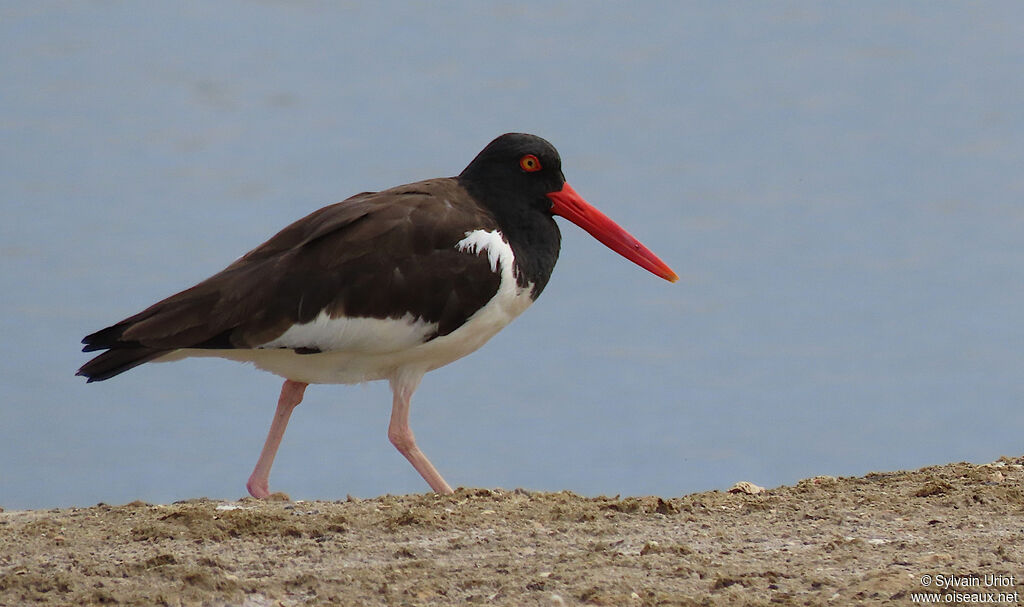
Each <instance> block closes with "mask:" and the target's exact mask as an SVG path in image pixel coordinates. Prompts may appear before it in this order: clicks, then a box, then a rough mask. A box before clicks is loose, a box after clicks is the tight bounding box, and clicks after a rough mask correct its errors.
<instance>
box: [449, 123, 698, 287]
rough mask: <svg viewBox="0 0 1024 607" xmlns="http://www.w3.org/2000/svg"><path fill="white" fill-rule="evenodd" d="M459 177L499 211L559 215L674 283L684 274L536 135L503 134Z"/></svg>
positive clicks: (624, 255) (481, 198)
mask: <svg viewBox="0 0 1024 607" xmlns="http://www.w3.org/2000/svg"><path fill="white" fill-rule="evenodd" d="M459 180H460V182H461V183H462V184H463V185H464V186H465V187H466V189H467V190H469V192H470V193H471V194H473V195H474V196H475V197H477V198H478V199H479V200H481V201H482V202H484V203H485V204H487V205H488V206H489V207H491V208H492V209H493V210H494V211H495V212H496V213H498V214H502V215H505V214H508V215H514V214H518V213H531V212H537V213H546V214H548V215H559V216H561V217H564V218H566V219H568V220H569V221H571V222H573V223H574V224H576V225H578V226H579V227H581V228H583V229H584V230H586V231H587V232H589V233H590V235H591V236H593V237H594V238H596V239H598V240H600V241H601V242H602V243H604V245H605V246H607V247H608V248H610V249H612V250H613V251H615V252H616V253H618V254H619V255H622V256H623V257H625V258H626V259H628V260H630V261H632V262H633V263H635V264H637V265H639V266H640V267H642V268H644V269H645V270H648V271H650V272H651V273H653V274H655V275H656V276H660V277H661V278H664V279H665V280H669V281H671V282H675V281H676V280H678V279H679V277H678V276H677V275H676V273H675V272H673V271H672V269H671V268H669V267H668V265H666V264H665V262H663V261H661V260H660V259H658V256H657V255H655V254H654V253H652V252H651V251H650V249H648V248H647V247H645V246H644V245H643V244H642V243H641V242H640V241H639V240H637V239H636V238H634V237H633V236H631V235H630V234H629V232H627V231H626V230H624V229H623V228H622V227H620V226H619V225H618V224H616V223H615V222H614V221H612V220H611V219H610V218H608V216H607V215H605V214H604V213H602V212H601V211H599V210H597V209H596V208H595V207H594V206H592V205H591V204H589V203H588V202H587V201H586V200H584V199H583V197H582V196H580V195H579V194H578V193H577V192H576V190H574V189H573V188H572V186H570V185H569V184H568V183H566V181H565V175H564V174H563V173H562V159H561V157H560V156H559V155H558V151H557V150H556V149H555V146H553V145H551V144H550V143H548V142H547V141H546V140H544V139H542V138H540V137H537V136H536V135H528V134H525V133H506V134H504V135H502V136H500V137H498V138H497V139H495V140H494V141H492V142H490V143H489V144H487V147H485V148H484V149H483V150H482V151H481V152H480V153H479V154H477V156H476V158H474V159H473V162H471V163H469V166H467V167H466V169H465V170H464V171H462V173H461V174H460V175H459Z"/></svg>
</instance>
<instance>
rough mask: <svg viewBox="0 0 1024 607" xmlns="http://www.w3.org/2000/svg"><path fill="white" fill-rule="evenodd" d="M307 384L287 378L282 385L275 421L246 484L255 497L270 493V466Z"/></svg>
mask: <svg viewBox="0 0 1024 607" xmlns="http://www.w3.org/2000/svg"><path fill="white" fill-rule="evenodd" d="M307 385H309V384H304V383H302V382H297V381H292V380H290V379H287V380H285V382H284V385H283V386H281V397H280V398H278V399H277V411H276V412H275V413H274V421H273V422H272V423H271V424H270V432H268V433H267V441H266V442H265V443H263V451H261V452H260V459H259V460H258V461H257V462H256V468H254V469H253V471H252V475H250V476H249V482H247V483H246V484H245V488H246V489H248V490H249V494H250V495H252V496H253V497H257V498H260V499H263V498H265V497H267V496H268V495H270V467H271V466H273V465H274V456H275V455H277V448H278V447H279V446H280V445H281V439H282V438H283V437H284V429H285V428H287V427H288V418H289V417H291V415H292V409H294V408H295V407H297V406H298V405H299V403H301V402H302V395H303V394H304V393H305V392H306V386H307Z"/></svg>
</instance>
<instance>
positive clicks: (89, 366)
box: [75, 347, 167, 382]
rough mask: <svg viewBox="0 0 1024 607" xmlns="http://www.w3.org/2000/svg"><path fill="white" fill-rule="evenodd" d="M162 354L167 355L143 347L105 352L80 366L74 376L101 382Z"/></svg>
mask: <svg viewBox="0 0 1024 607" xmlns="http://www.w3.org/2000/svg"><path fill="white" fill-rule="evenodd" d="M164 354H167V352H166V351H164V350H153V349H152V348H144V347H136V348H117V349H115V350H107V351H106V352H104V353H103V354H100V355H99V356H97V357H96V358H94V359H92V360H90V361H89V362H87V363H85V364H84V365H82V368H81V369H79V370H78V373H75V375H81V376H83V377H85V378H86V379H87V380H88V381H90V382H93V381H103V380H105V379H110V378H111V377H114V376H115V375H120V374H121V373H124V372H125V371H127V370H129V369H133V368H135V367H137V366H139V365H141V364H142V363H144V362H149V361H151V360H153V359H154V358H159V357H160V356H163V355H164Z"/></svg>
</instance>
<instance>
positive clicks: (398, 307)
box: [78, 133, 678, 498]
mask: <svg viewBox="0 0 1024 607" xmlns="http://www.w3.org/2000/svg"><path fill="white" fill-rule="evenodd" d="M552 215H560V216H562V217H565V218H566V219H568V220H569V221H571V222H573V223H575V224H576V225H578V226H580V227H581V228H583V229H584V230H586V231H587V232H589V233H590V234H591V235H593V236H594V237H595V238H597V239H598V240H600V241H601V242H603V243H604V244H605V245H607V246H608V247H609V248H611V249H612V250H614V251H616V252H617V253H619V254H620V255H622V256H623V257H625V258H627V259H629V260H630V261H633V262H634V263H636V264H637V265H639V266H640V267H642V268H644V269H647V270H649V271H650V272H652V273H654V274H655V275H657V276H660V277H662V278H664V279H666V280H669V281H673V282H674V281H676V280H677V279H678V277H677V276H676V274H675V273H674V272H673V271H672V270H671V269H670V268H669V267H668V266H667V265H665V263H664V262H662V261H661V260H660V259H658V257H657V256H656V255H654V253H652V252H651V251H650V250H648V249H647V248H646V247H645V246H644V245H642V244H640V242H639V241H637V240H636V239H635V238H633V237H632V236H630V235H629V234H628V233H627V232H626V231H625V230H623V229H622V228H621V227H619V226H618V225H616V224H615V222H613V221H612V220H611V219H609V218H608V217H607V216H605V215H604V214H603V213H601V212H600V211H598V210H597V209H595V208H594V207H592V206H590V204H588V203H587V202H586V201H585V200H583V198H582V197H581V196H580V195H579V194H577V193H576V191H575V190H573V188H572V187H570V186H569V184H568V183H566V181H565V176H564V175H563V174H562V161H561V158H560V157H559V155H558V152H557V151H556V150H555V148H554V147H553V146H552V145H551V144H550V143H548V142H547V141H545V140H544V139H541V138H540V137H536V136H533V135H526V134H521V133H509V134H506V135H502V136H500V137H498V138H497V139H495V140H494V141H492V142H491V143H490V144H488V145H487V147H486V148H484V149H483V151H481V152H480V153H479V154H478V155H477V157H476V158H475V159H474V160H473V162H471V163H470V164H469V166H467V167H466V169H465V170H464V171H462V173H461V174H460V175H459V176H458V177H449V178H442V179H428V180H426V181H420V182H416V183H411V184H408V185H403V186H398V187H395V188H391V189H389V190H384V191H382V192H365V193H362V194H357V195H356V196H353V197H351V198H349V199H348V200H345V201H343V202H339V203H336V204H332V205H330V206H327V207H324V208H322V209H320V210H318V211H315V212H313V213H311V214H309V215H307V216H306V217H303V218H302V219H300V220H298V221H296V222H295V223H293V224H291V225H290V226H288V227H286V228H285V229H283V230H281V231H280V232H278V233H277V234H276V235H275V236H274V237H273V238H271V239H270V240H268V241H267V242H265V243H263V244H262V245H260V246H259V247H257V248H255V249H253V250H252V251H250V252H249V253H247V254H245V255H244V256H243V257H241V258H239V259H238V260H237V261H235V262H234V263H232V264H231V265H229V266H228V267H227V268H225V269H224V270H222V271H221V272H219V273H217V274H215V275H213V276H211V277H210V278H207V279H206V280H204V281H202V282H200V283H199V284H197V285H195V286H194V287H192V288H190V289H186V290H184V291H182V292H180V293H178V294H176V295H172V296H170V297H168V298H167V299H164V300H163V301H159V302H157V303H155V304H153V305H152V306H150V307H149V308H147V309H145V310H143V311H142V312H139V313H138V314H136V315H134V316H131V317H129V318H126V319H125V320H122V321H121V322H119V323H117V324H115V325H112V326H110V327H107V328H106V329H103V330H101V331H97V332H95V333H93V334H92V335H89V336H87V337H86V338H85V339H83V340H82V343H84V344H85V347H84V348H83V351H85V352H91V351H96V350H105V351H104V352H103V353H102V354H100V355H98V356H96V357H95V358H93V359H92V360H90V361H89V362H87V363H86V364H85V365H83V366H82V368H81V369H79V370H78V375H82V376H85V377H86V378H88V381H90V382H93V381H102V380H105V379H110V378H111V377H114V376H115V375H118V374H120V373H124V372H125V371H127V370H129V369H131V368H133V367H136V366H138V365H141V364H143V363H145V362H150V361H169V360H177V359H181V358H185V357H189V356H218V357H221V358H227V359H231V360H237V361H243V362H250V363H253V364H254V365H256V366H257V367H259V368H260V369H263V370H266V371H270V372H271V373H275V374H277V375H279V376H281V377H283V378H284V379H285V382H284V385H283V386H282V388H281V395H280V398H279V399H278V402H277V411H276V413H275V415H274V420H273V423H272V424H271V426H270V432H269V433H268V435H267V440H266V443H265V444H264V446H263V451H262V452H261V453H260V457H259V460H258V461H257V463H256V467H255V469H254V470H253V472H252V475H251V476H250V477H249V481H248V483H247V484H246V487H247V488H248V490H249V493H251V494H252V495H253V496H254V497H257V498H264V497H267V496H268V495H270V489H269V486H268V485H269V480H268V479H269V476H270V467H271V465H272V464H273V461H274V455H275V454H276V452H277V448H278V446H279V445H280V443H281V438H282V436H283V435H284V431H285V427H286V426H287V424H288V418H289V417H290V416H291V413H292V410H293V409H294V408H295V407H296V406H297V405H298V404H299V403H300V402H301V401H302V397H303V393H304V391H305V389H306V386H307V385H308V384H352V383H359V382H364V381H371V380H378V379H386V380H388V382H390V385H391V391H392V393H393V401H392V409H391V421H390V424H389V426H388V438H389V439H390V440H391V442H392V443H393V444H394V446H395V447H396V448H397V449H398V450H399V452H401V453H402V455H404V456H405V457H406V459H408V460H409V462H410V463H412V465H413V466H414V467H415V468H416V471H417V472H419V473H420V475H421V476H422V477H423V479H424V480H425V481H427V483H428V484H429V485H430V487H431V488H432V489H433V490H434V491H436V492H438V493H451V492H452V489H451V487H450V486H449V485H448V483H447V482H445V480H444V479H443V478H442V477H441V475H440V474H439V473H438V472H437V470H436V469H435V468H434V466H433V465H432V464H431V463H430V461H429V460H428V459H427V457H426V455H424V454H423V452H422V451H420V449H419V447H417V446H416V441H415V439H414V437H413V433H412V429H411V428H410V427H409V406H410V400H411V398H412V394H413V392H414V391H415V390H416V387H417V386H418V385H419V383H420V380H421V379H422V377H423V375H424V374H425V373H426V372H427V371H431V370H433V369H437V368H438V367H441V366H443V365H447V364H448V363H450V362H452V361H455V360H458V359H459V358H462V357H463V356H466V355H467V354H469V353H470V352H473V351H474V350H476V349H477V348H479V347H480V346H482V345H484V343H486V342H487V340H488V339H490V338H491V337H493V336H494V335H495V334H496V333H497V332H498V331H500V330H501V329H502V328H503V327H504V326H505V325H507V324H508V323H509V322H511V321H512V319H514V318H515V317H516V316H518V315H519V314H521V313H522V312H523V310H525V309H526V308H527V307H529V305H530V304H531V303H533V301H534V300H535V299H537V297H538V296H539V295H540V294H541V292H542V291H543V290H544V287H545V285H547V282H548V278H550V276H551V271H552V269H553V268H554V266H555V261H556V260H557V259H558V251H559V244H560V241H561V235H560V234H559V231H558V226H557V225H556V224H555V221H554V219H553V217H552Z"/></svg>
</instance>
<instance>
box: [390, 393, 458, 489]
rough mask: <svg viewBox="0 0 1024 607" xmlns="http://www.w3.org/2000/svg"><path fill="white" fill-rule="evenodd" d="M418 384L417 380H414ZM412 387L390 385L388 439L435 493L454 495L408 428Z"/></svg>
mask: <svg viewBox="0 0 1024 607" xmlns="http://www.w3.org/2000/svg"><path fill="white" fill-rule="evenodd" d="M416 383H419V380H418V379H417V380H416ZM415 389H416V386H415V384H414V385H413V386H412V387H409V386H403V385H400V384H398V383H396V382H394V381H392V383H391V391H392V392H393V393H394V395H395V396H394V400H393V401H392V404H391V423H390V424H389V425H388V439H389V440H390V441H391V444H392V445H394V446H395V448H396V449H398V452H399V453H401V454H402V455H404V456H405V459H407V460H409V463H410V464H412V467H413V468H416V471H417V472H419V473H420V476H422V477H423V480H425V481H427V484H428V485H430V488H431V489H433V490H434V491H436V492H437V493H454V492H453V491H452V488H451V487H450V486H448V483H446V482H445V480H444V479H443V478H441V474H440V473H439V472H438V471H437V468H434V465H433V464H431V463H430V460H428V459H427V456H426V455H424V454H423V452H422V451H420V448H419V447H417V446H416V437H415V436H413V434H412V428H410V427H409V405H410V403H411V401H412V393H413V390H415Z"/></svg>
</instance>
